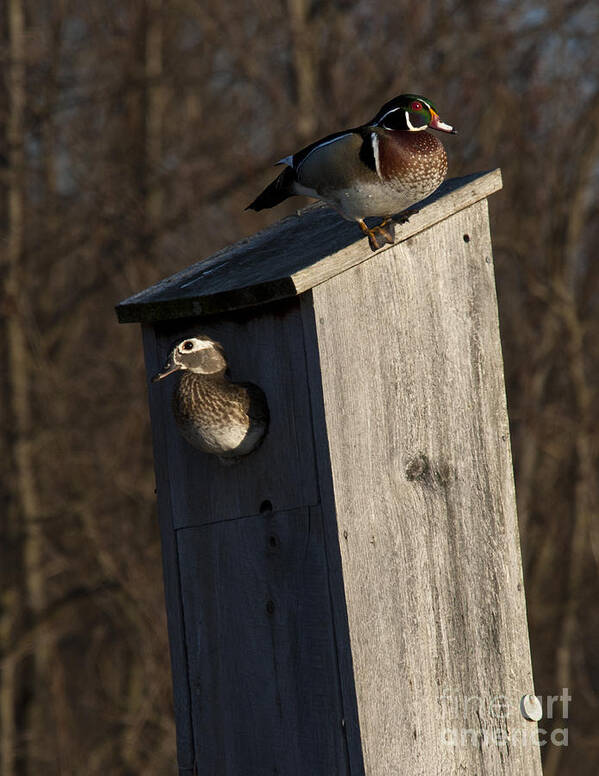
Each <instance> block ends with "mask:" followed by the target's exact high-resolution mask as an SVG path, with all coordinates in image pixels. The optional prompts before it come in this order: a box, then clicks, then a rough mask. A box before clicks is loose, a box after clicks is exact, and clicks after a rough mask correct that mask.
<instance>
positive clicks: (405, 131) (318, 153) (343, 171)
mask: <svg viewBox="0 0 599 776" xmlns="http://www.w3.org/2000/svg"><path fill="white" fill-rule="evenodd" d="M428 127H431V129H437V130H439V131H440V132H449V133H451V134H457V132H456V130H455V129H454V128H453V127H451V126H449V124H445V123H444V122H443V121H441V119H440V118H439V114H438V113H437V111H436V110H435V108H434V107H433V106H432V104H431V102H430V101H429V100H427V99H425V98H424V97H419V96H418V95H416V94H402V95H400V96H399V97H396V98H395V99H393V100H391V101H390V102H387V103H385V105H383V107H382V108H381V109H380V110H379V112H378V113H377V114H376V116H375V117H374V118H373V119H372V121H370V122H368V124H364V125H363V126H361V127H356V128H355V129H348V130H345V131H344V132H336V133H335V134H334V135H329V136H328V137H325V138H323V139H322V140H317V141H316V142H315V143H312V145H309V146H307V147H306V148H303V149H302V150H301V151H298V152H297V153H296V154H293V155H292V156H287V157H285V158H284V159H281V160H280V161H279V162H277V164H285V165H287V166H286V167H285V169H284V170H283V172H282V173H281V174H280V175H279V177H278V178H276V180H274V181H273V182H272V183H271V184H270V185H269V186H267V187H266V189H264V191H263V192H262V194H260V195H259V196H258V197H256V199H255V200H254V201H253V202H252V204H251V205H248V207H247V208H246V210H249V209H250V208H251V209H252V210H262V209H264V208H268V207H274V205H278V204H279V202H282V201H283V200H284V199H287V197H292V196H293V195H294V194H307V195H308V196H310V197H316V198H317V199H322V200H324V202H327V203H328V204H329V205H332V206H333V207H334V208H336V209H337V210H338V211H339V213H340V214H341V215H342V216H343V217H344V218H347V219H348V220H350V221H357V222H358V224H359V225H360V227H361V229H362V231H363V232H364V233H365V234H366V235H367V236H368V241H369V243H370V247H371V248H372V250H373V251H375V250H377V249H378V248H381V247H382V246H383V245H384V244H385V242H388V243H390V244H391V245H392V244H393V242H394V230H393V224H392V220H391V216H392V215H393V214H394V213H400V211H402V210H406V208H409V207H410V206H411V205H413V204H414V203H416V202H419V201H420V200H421V199H424V198H425V197H428V195H429V194H432V193H433V191H434V190H435V189H436V188H437V187H438V186H440V184H441V183H442V181H443V179H444V178H445V175H446V174H447V157H446V155H445V149H444V148H443V145H442V143H441V142H440V141H439V140H438V139H437V138H436V137H434V135H431V134H430V133H428V132H426V131H423V130H426V129H427V128H428ZM414 212H417V211H411V212H408V213H405V214H404V216H403V218H400V223H405V221H406V220H407V216H409V215H411V214H413V213H414ZM368 216H379V217H381V218H383V222H382V223H381V224H380V225H379V226H375V227H374V228H373V229H369V228H368V227H367V226H366V224H365V223H364V219H365V218H367V217H368Z"/></svg>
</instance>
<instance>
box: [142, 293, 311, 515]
mask: <svg viewBox="0 0 599 776" xmlns="http://www.w3.org/2000/svg"><path fill="white" fill-rule="evenodd" d="M155 331H156V340H155V343H154V346H153V349H152V351H151V352H148V354H147V369H148V376H150V375H151V374H152V371H154V372H156V371H158V370H159V369H160V368H161V367H162V365H163V364H164V363H165V361H166V358H167V355H168V353H169V351H170V349H171V347H172V345H173V343H174V342H176V341H178V340H179V339H182V338H184V337H187V336H191V335H195V334H207V335H208V336H210V337H212V338H213V339H215V340H217V341H218V342H220V343H221V344H222V345H223V347H224V351H225V354H226V356H227V359H228V363H229V367H230V370H231V377H232V379H233V380H236V381H240V382H242V381H250V382H254V383H256V384H257V385H259V386H260V387H261V388H262V389H263V390H264V392H265V394H266V398H267V401H268V406H269V410H270V428H269V431H268V434H267V435H266V437H265V439H264V442H263V443H262V445H261V446H260V447H259V448H258V449H257V450H256V451H255V452H253V453H251V454H250V455H249V456H247V457H244V458H242V459H240V460H239V462H237V463H232V464H229V465H223V463H222V462H221V461H220V460H218V458H216V457H215V456H211V455H207V454H206V453H202V452H200V451H199V450H196V449H195V448H193V447H191V446H190V445H189V444H188V443H187V442H186V441H185V440H184V439H183V438H182V437H181V435H180V434H179V431H178V429H177V427H176V425H175V422H174V418H173V415H172V411H171V397H172V393H173V391H174V388H175V385H176V378H169V379H168V380H164V381H161V382H160V383H157V384H154V385H150V386H149V392H150V397H151V400H152V404H151V410H152V423H153V424H154V423H155V422H156V421H155V417H158V416H159V417H160V423H161V424H162V426H163V428H164V431H163V434H162V436H161V442H160V444H157V445H156V446H155V456H156V458H157V459H158V463H157V466H161V467H162V466H163V465H164V466H166V467H167V468H168V471H169V477H170V479H169V483H168V487H169V489H170V499H171V507H170V509H171V514H172V520H173V526H174V527H175V528H183V527H189V526H192V525H201V524H204V523H211V522H215V521H218V520H231V519H236V518H238V517H243V516H246V515H255V514H257V513H258V511H259V509H260V505H261V503H262V502H263V501H265V500H268V501H270V502H271V504H272V506H273V508H274V509H275V510H279V511H280V510H285V509H293V508H295V507H300V506H310V505H314V504H317V503H318V490H317V484H316V468H315V459H314V452H313V440H312V428H311V425H312V424H311V419H310V400H309V394H308V387H307V381H306V366H305V356H304V349H303V336H302V321H301V315H300V313H299V301H298V300H297V299H289V300H287V301H284V302H282V303H280V304H279V305H277V306H276V308H274V309H273V308H272V307H269V309H264V310H261V311H259V312H258V314H257V315H255V316H251V317H250V316H247V315H244V314H243V313H241V314H232V315H229V316H225V317H221V318H219V320H218V321H216V320H209V321H202V322H191V321H189V320H187V321H174V322H171V323H163V324H160V325H158V326H157V327H156V329H155ZM161 462H164V464H163V463H161ZM275 463H276V465H275ZM199 483H201V487H200V485H199Z"/></svg>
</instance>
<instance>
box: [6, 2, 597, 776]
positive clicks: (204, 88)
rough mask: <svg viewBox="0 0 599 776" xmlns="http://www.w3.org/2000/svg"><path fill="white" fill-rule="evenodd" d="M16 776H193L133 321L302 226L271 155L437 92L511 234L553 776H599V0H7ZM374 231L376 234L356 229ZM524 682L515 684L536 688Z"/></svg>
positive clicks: (513, 405) (510, 366)
mask: <svg viewBox="0 0 599 776" xmlns="http://www.w3.org/2000/svg"><path fill="white" fill-rule="evenodd" d="M0 14H1V17H0V41H1V44H0V64H1V68H2V78H1V79H0V123H1V125H2V132H1V137H0V181H1V186H0V230H1V242H0V246H1V248H0V250H1V253H0V262H1V263H0V271H1V282H2V285H1V294H0V314H1V330H0V331H1V335H0V362H1V363H2V365H3V368H2V370H0V401H1V406H2V408H3V413H2V416H1V417H2V420H1V434H0V451H1V455H2V461H3V463H4V467H3V468H4V475H5V476H4V477H3V479H2V483H1V485H0V495H1V498H2V503H3V505H4V508H3V510H2V513H1V518H0V529H1V544H0V581H1V591H2V592H1V598H0V661H1V668H2V684H1V689H0V773H1V776H21V775H29V774H33V773H40V772H43V773H45V774H48V776H54V774H61V775H62V776H67V775H70V774H73V775H74V774H81V773H85V774H87V776H95V775H96V774H102V775H103V776H105V774H111V776H132V775H133V774H140V773H142V772H143V773H144V774H146V776H154V775H156V776H165V775H166V774H175V772H176V766H175V744H174V742H175V736H174V725H173V721H172V711H171V690H170V666H169V659H168V646H167V639H166V626H165V620H164V616H163V607H164V604H163V593H162V579H161V574H162V569H161V561H160V547H159V539H158V532H157V526H156V516H155V498H154V480H153V466H152V457H151V440H150V434H149V423H148V412H147V407H146V388H145V378H144V372H143V366H142V351H141V343H140V337H139V332H138V331H137V327H133V326H132V327H127V326H124V327H123V326H121V327H119V326H118V325H117V323H116V318H115V315H114V312H113V306H114V304H115V303H116V302H118V301H120V300H121V299H123V298H125V297H126V296H128V295H130V294H132V293H134V292H136V291H138V290H141V289H142V288H144V287H146V286H148V285H149V284H151V283H153V282H155V281H157V280H159V279H160V278H162V277H164V276H166V275H168V274H170V273H172V272H174V271H176V270H178V269H180V268H182V267H184V266H186V265H188V264H190V263H191V262H194V261H197V260H198V259H199V258H201V257H203V256H208V255H210V254H211V253H213V252H214V251H216V250H217V249H219V248H221V247H223V246H224V245H226V244H228V243H230V242H232V241H235V240H237V239H239V238H241V237H243V236H245V235H248V234H251V233H253V232H255V231H256V230H258V229H259V228H260V227H262V226H264V225H266V224H267V223H270V222H273V221H275V220H277V219H279V218H280V217H282V216H283V215H285V214H286V213H289V212H292V210H294V209H296V208H297V207H299V206H300V205H301V204H302V203H301V201H300V200H294V201H292V202H291V203H286V204H285V205H284V206H282V207H280V208H278V209H277V210H276V211H274V212H273V211H267V212H265V213H261V214H259V215H256V214H255V213H244V210H243V209H244V207H245V205H246V204H247V203H248V202H249V201H250V200H251V199H252V198H253V197H254V196H255V195H256V194H257V193H258V192H259V191H260V190H261V187H262V186H264V185H265V184H266V183H267V182H269V181H270V180H271V178H272V177H273V170H272V168H271V164H272V163H273V161H274V160H276V159H278V158H280V157H281V156H284V155H286V154H288V153H290V152H292V151H294V150H297V149H298V148H300V147H301V146H302V145H303V144H306V143H307V142H309V141H311V140H312V139H315V138H316V137H319V136H322V135H324V134H328V133H329V132H333V131H335V130H338V129H343V128H345V127H348V126H354V125H356V124H359V123H362V122H363V121H366V120H367V119H369V118H370V117H371V116H372V115H373V114H374V113H375V112H376V110H377V109H378V108H379V106H380V105H381V104H382V103H383V102H384V101H385V100H387V99H389V98H391V97H393V96H395V95H396V94H399V93H401V92H405V91H411V92H419V93H422V94H424V95H426V96H428V97H430V99H432V100H433V102H434V103H435V104H436V105H437V107H438V109H439V111H440V113H441V116H442V118H444V119H445V120H446V121H448V122H450V123H452V124H454V125H456V126H457V127H458V128H459V130H460V134H459V135H458V137H457V138H449V139H446V141H445V145H446V147H447V149H448V155H449V158H450V175H452V176H455V175H460V174H466V173H468V172H472V171H476V170H483V169H489V168H493V167H495V166H501V168H502V170H503V175H504V181H505V189H504V191H503V192H502V193H500V194H497V195H495V196H493V198H492V201H491V211H492V227H493V242H494V251H495V262H496V273H497V286H498V296H499V303H500V313H501V327H502V336H503V348H504V357H505V368H506V379H507V392H508V403H509V410H510V418H511V424H512V435H513V436H512V442H513V453H514V463H515V470H516V482H517V493H518V506H519V516H520V525H521V532H522V550H523V558H524V569H525V580H526V589H527V596H528V607H529V621H530V631H531V639H532V653H533V663H534V671H535V679H536V691H537V692H538V693H541V694H543V695H546V694H559V693H560V692H561V688H562V687H569V688H571V694H572V696H573V701H572V703H571V704H570V708H569V718H568V719H567V720H566V722H565V723H564V722H563V721H562V720H559V719H557V718H556V719H555V720H554V721H553V723H551V721H547V720H546V721H545V722H546V723H547V724H546V727H548V728H549V729H550V725H551V724H555V725H556V726H557V727H563V726H564V724H566V725H567V726H568V728H569V746H568V747H567V748H565V747H551V746H546V747H544V749H543V756H544V768H545V774H546V776H557V774H566V775H567V774H577V776H586V774H589V776H591V774H592V776H595V774H597V772H599V732H598V726H597V722H598V718H599V713H598V704H599V607H597V606H596V605H595V602H596V600H597V596H598V593H599V585H598V581H597V565H598V562H599V522H598V505H599V498H598V467H597V459H598V418H599V413H597V388H598V385H599V359H598V355H599V353H598V351H599V337H597V331H598V329H597V326H598V323H599V320H598V318H599V268H598V264H597V262H596V257H595V250H596V246H597V245H598V244H599V219H598V218H597V214H598V207H599V46H598V45H597V42H598V40H599V6H598V4H597V2H596V0H546V1H545V2H539V1H538V0H517V1H516V0H489V2H487V3H481V2H479V0H436V2H433V0H421V2H419V3H413V2H409V1H408V0H380V2H379V3H378V4H377V5H376V6H374V5H373V4H372V3H367V2H362V1H360V0H358V1H357V2H347V0H276V1H275V0H230V1H229V2H224V3H209V2H207V1H206V0H204V1H203V2H202V1H201V0H119V1H118V2H117V0H98V2H94V3H90V2H88V1H87V0H85V1H84V0H53V1H51V2H48V1H47V0H4V4H3V5H2V10H1V11H0ZM356 236H358V235H356ZM525 689H526V688H523V691H524V690H525Z"/></svg>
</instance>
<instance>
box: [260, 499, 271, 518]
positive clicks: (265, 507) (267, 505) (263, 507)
mask: <svg viewBox="0 0 599 776" xmlns="http://www.w3.org/2000/svg"><path fill="white" fill-rule="evenodd" d="M265 512H272V502H271V501H269V500H268V499H266V500H265V501H263V502H262V503H261V504H260V514H261V515H263V514H264V513H265Z"/></svg>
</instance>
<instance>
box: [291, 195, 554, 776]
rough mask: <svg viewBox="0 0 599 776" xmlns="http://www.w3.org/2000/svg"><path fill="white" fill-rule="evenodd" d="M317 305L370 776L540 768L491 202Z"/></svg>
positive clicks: (318, 295)
mask: <svg viewBox="0 0 599 776" xmlns="http://www.w3.org/2000/svg"><path fill="white" fill-rule="evenodd" d="M466 240H468V241H467V242H466ZM309 301H310V300H309V299H307V301H306V302H305V304H304V322H305V326H306V330H309V329H310V328H311V327H314V340H315V341H316V343H317V347H318V352H319V358H320V365H319V367H318V369H312V371H311V381H312V389H311V390H312V403H313V407H314V406H316V405H317V404H318V401H319V397H321V399H320V400H321V401H322V402H323V405H324V406H323V410H322V414H323V417H324V424H326V432H325V431H323V426H322V425H321V426H318V425H315V436H316V449H317V451H318V452H319V473H320V479H321V483H323V482H325V481H326V478H327V475H328V471H329V467H330V472H331V475H332V488H333V494H332V497H331V498H332V499H333V501H334V510H335V512H336V516H337V522H338V540H339V544H340V550H341V557H342V567H343V577H344V588H345V596H346V600H347V610H348V618H349V630H350V636H351V649H352V655H353V664H354V672H355V683H356V691H357V699H358V710H359V722H360V727H361V739H362V747H363V753H364V761H365V766H366V774H367V775H368V776H389V774H402V776H430V774H435V775H436V776H445V775H447V776H450V775H451V776H454V775H456V774H480V776H482V775H483V774H484V776H499V775H500V774H501V775H502V776H505V775H507V774H510V776H522V774H527V776H533V775H534V774H540V773H541V769H540V759H539V750H538V747H535V746H534V745H531V744H530V736H531V735H533V734H534V733H535V732H536V725H534V724H533V723H531V722H527V721H525V720H524V719H523V718H522V716H521V714H520V712H519V709H518V704H519V701H520V698H521V696H522V695H523V694H525V693H529V692H533V684H532V673H531V664H530V654H529V645H528V634H527V624H526V610H525V600H524V592H523V585H522V570H521V560H520V550H519V537H518V524H517V516H516V507H515V497H514V486H513V478H512V464H511V454H510V443H509V429H508V419H507V412H506V405H505V393H504V384H503V368H502V357H501V347H500V340H499V329H498V320H497V307H496V298H495V288H494V278H493V265H492V258H491V243H490V236H489V229H488V217H487V207H486V202H480V203H478V204H475V205H473V206H471V207H469V208H468V209H467V210H464V211H462V212H458V213H456V214H454V215H453V216H451V217H450V218H448V219H446V220H444V221H443V222H442V223H438V224H437V225H436V226H435V227H434V229H432V230H429V231H427V232H424V233H422V234H419V235H417V236H415V237H413V238H411V239H410V240H408V241H405V242H403V243H401V244H400V245H397V246H395V247H394V248H392V249H390V250H388V251H385V252H383V253H381V254H379V255H377V256H375V257H373V258H372V259H370V260H369V261H367V262H364V263H363V264H361V265H359V266H356V267H354V268H352V269H350V270H349V271H347V272H345V273H343V274H340V275H337V276H336V277H334V278H331V279H329V281H328V282H327V283H325V284H322V285H319V286H317V287H315V288H314V289H313V291H312V299H311V302H312V304H309ZM319 381H320V382H319ZM317 414H318V413H316V415H317ZM325 433H326V437H327V439H324V440H323V438H322V437H323V435H324V434H325ZM327 448H328V454H327ZM323 451H324V452H323ZM327 455H328V456H330V458H329V460H327ZM321 489H322V485H321ZM323 508H324V509H325V510H326V509H327V508H328V507H327V499H326V496H325V497H323ZM503 697H504V698H505V702H506V703H507V704H508V708H507V709H506V712H507V713H506V714H505V715H504V714H502V713H501V712H500V711H499V704H498V699H501V698H503ZM498 711H499V713H498ZM484 736H486V737H487V738H486V739H484V738H483V737H484ZM500 736H504V737H505V736H509V737H510V738H511V741H510V743H509V744H506V743H499V744H497V743H496V738H497V737H500ZM518 738H521V739H522V738H523V739H524V741H522V740H517V739H518Z"/></svg>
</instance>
